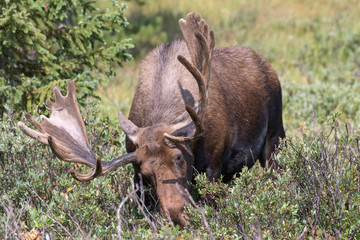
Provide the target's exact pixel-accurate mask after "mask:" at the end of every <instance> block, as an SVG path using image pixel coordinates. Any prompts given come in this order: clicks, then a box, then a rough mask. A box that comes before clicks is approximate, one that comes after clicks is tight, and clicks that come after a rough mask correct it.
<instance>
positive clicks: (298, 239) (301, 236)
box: [297, 226, 307, 240]
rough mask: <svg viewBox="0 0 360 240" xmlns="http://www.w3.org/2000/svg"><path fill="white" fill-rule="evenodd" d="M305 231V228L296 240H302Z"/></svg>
mask: <svg viewBox="0 0 360 240" xmlns="http://www.w3.org/2000/svg"><path fill="white" fill-rule="evenodd" d="M306 230H307V226H305V227H304V230H303V231H302V233H301V234H300V236H299V237H298V238H297V240H300V239H303V237H304V234H305V233H306Z"/></svg>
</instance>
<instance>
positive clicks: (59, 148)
mask: <svg viewBox="0 0 360 240" xmlns="http://www.w3.org/2000/svg"><path fill="white" fill-rule="evenodd" d="M53 92H54V97H55V103H53V102H51V101H50V100H49V99H48V100H47V101H46V104H47V106H48V108H49V112H50V118H47V117H45V116H43V115H41V116H40V118H41V123H39V122H37V121H36V120H35V119H34V118H33V117H32V116H31V115H30V114H29V113H25V117H26V119H27V120H28V121H29V122H30V123H31V124H32V125H34V126H35V127H36V128H37V129H38V130H39V131H40V132H38V131H35V130H33V129H31V128H29V127H28V126H26V125H25V124H24V123H23V122H19V123H18V126H19V128H20V129H21V130H22V131H23V132H24V133H25V134H26V135H28V136H30V137H32V138H35V139H37V140H38V141H40V142H41V143H44V144H47V145H49V146H50V147H51V150H52V151H53V153H54V154H55V155H56V156H57V157H58V158H60V159H61V160H64V161H67V162H73V163H82V164H85V165H87V166H89V167H91V168H93V169H94V170H93V172H92V173H89V174H79V173H77V172H76V171H75V170H74V169H73V168H72V169H70V171H69V172H70V173H71V174H72V176H73V177H74V178H75V179H77V180H79V181H88V180H91V179H94V178H95V177H97V176H101V175H104V174H105V173H107V172H110V171H112V170H114V169H116V168H118V167H120V166H123V165H125V164H128V163H131V162H135V161H136V153H129V154H126V155H123V156H121V157H119V158H117V159H114V160H112V161H110V162H102V161H101V160H100V159H96V158H95V156H94V154H93V153H92V152H91V150H90V147H89V142H88V139H87V136H86V129H85V125H84V121H83V120H82V117H81V114H80V110H79V106H78V103H77V100H76V92H75V83H74V81H69V82H68V86H67V95H66V96H63V95H62V94H61V93H60V90H59V87H57V86H55V87H54V89H53Z"/></svg>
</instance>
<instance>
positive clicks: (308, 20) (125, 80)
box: [0, 0, 360, 239]
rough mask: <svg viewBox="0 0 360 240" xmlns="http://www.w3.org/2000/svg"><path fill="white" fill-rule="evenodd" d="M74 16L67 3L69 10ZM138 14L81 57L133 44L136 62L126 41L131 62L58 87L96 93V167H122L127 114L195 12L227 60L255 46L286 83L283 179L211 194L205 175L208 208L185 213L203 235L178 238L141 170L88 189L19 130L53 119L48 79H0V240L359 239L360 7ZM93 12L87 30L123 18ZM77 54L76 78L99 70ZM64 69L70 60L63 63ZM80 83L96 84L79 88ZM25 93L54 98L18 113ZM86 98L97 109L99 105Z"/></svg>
mask: <svg viewBox="0 0 360 240" xmlns="http://www.w3.org/2000/svg"><path fill="white" fill-rule="evenodd" d="M19 2H21V1H19ZM24 2H25V3H26V4H28V5H25V3H24V4H23V5H24V6H29V5H30V6H31V5H33V6H35V5H34V4H35V2H32V1H24ZM40 2H41V3H43V4H44V5H43V6H40V8H42V9H44V6H45V4H46V3H47V2H52V3H54V6H56V4H59V1H46V2H45V1H40ZM74 2H76V1H68V2H67V1H64V3H65V5H62V6H66V4H69V5H68V6H72V5H71V4H72V3H74ZM79 2H81V1H79ZM115 3H116V2H115ZM126 4H127V5H128V9H126V10H124V11H125V12H124V14H125V15H124V16H126V17H127V20H128V22H129V23H130V25H128V26H127V24H119V25H118V26H117V28H118V32H115V31H112V30H111V26H101V25H96V26H95V27H97V28H103V29H102V31H103V32H102V35H101V34H99V35H98V36H99V37H98V38H100V39H99V43H98V45H96V44H93V45H89V46H93V47H94V48H93V49H90V50H91V51H90V50H89V49H87V48H85V50H84V51H83V54H85V55H86V54H87V55H90V57H91V56H92V55H91V54H90V53H93V51H92V50H94V49H95V50H96V49H97V47H100V48H101V47H102V46H106V45H104V42H107V43H111V42H112V41H114V42H121V41H123V40H125V39H127V38H129V37H131V38H132V40H131V43H132V44H134V45H135V48H133V49H131V50H126V49H129V48H130V47H131V45H129V44H128V42H127V41H125V42H122V44H125V45H121V46H122V48H121V49H120V45H118V46H119V48H116V49H114V48H113V49H112V50H111V51H108V52H104V55H103V56H100V57H103V58H102V59H104V62H103V63H104V64H103V65H102V66H99V65H96V63H91V62H90V63H89V65H86V64H84V68H83V69H80V68H77V70H76V71H80V70H81V71H80V72H78V73H76V75H72V74H70V73H68V72H62V71H61V70H59V69H57V70H55V73H53V74H52V75H54V74H55V75H56V74H57V73H61V74H65V77H62V75H61V74H60V75H59V76H58V77H57V78H56V79H57V80H58V81H57V82H56V84H60V85H61V84H63V85H62V86H65V85H64V83H65V82H66V81H67V79H71V78H76V79H77V80H78V81H79V84H80V86H79V88H80V89H82V90H84V91H82V90H80V92H81V93H85V95H86V96H84V98H83V104H82V106H83V107H82V109H81V110H82V113H83V116H84V120H85V124H86V125H87V128H88V132H89V138H90V142H91V145H92V147H93V150H94V151H95V152H96V154H97V156H102V157H103V158H104V159H105V160H110V159H112V158H115V157H117V156H119V155H120V154H123V153H124V151H125V149H124V135H123V133H122V132H121V131H120V130H119V129H118V124H117V119H116V113H117V111H118V110H119V109H121V110H122V111H124V112H128V111H129V108H130V104H131V99H132V96H133V94H134V89H135V87H136V83H137V76H138V65H139V63H140V62H141V59H142V58H143V57H144V56H145V55H146V54H147V53H148V52H149V51H150V50H151V49H152V48H154V47H155V46H156V45H158V44H160V43H163V42H167V41H171V40H173V39H177V38H181V34H180V29H179V27H178V20H179V19H180V18H182V17H185V16H186V14H187V12H190V11H193V12H198V13H200V14H201V15H202V16H203V17H204V18H205V19H206V21H207V22H208V24H209V26H210V27H211V28H212V29H213V30H214V32H215V37H216V46H217V47H225V46H232V45H237V44H239V45H243V46H249V47H251V48H252V49H254V50H255V51H257V52H258V53H260V54H261V55H262V56H263V57H265V58H266V59H267V60H268V61H269V62H270V64H271V65H272V66H273V67H274V68H275V70H276V71H277V73H278V75H279V78H280V82H281V84H282V92H283V109H284V113H283V118H284V124H285V129H286V133H287V139H286V140H284V141H283V143H282V145H281V148H280V150H279V152H278V155H277V159H278V161H279V162H280V164H281V165H282V166H283V170H282V171H281V173H270V172H266V171H264V170H263V169H261V167H259V165H256V166H255V167H254V168H252V169H251V170H247V169H245V170H244V171H243V172H242V173H241V175H240V176H239V177H238V178H236V179H234V181H233V182H231V183H230V184H222V183H221V182H218V183H209V182H207V181H206V177H205V176H204V175H203V174H199V175H197V176H196V179H197V181H196V183H193V186H194V188H193V190H192V196H193V198H194V199H195V201H196V204H197V206H192V207H189V209H188V210H187V213H188V215H189V216H190V218H191V226H190V227H189V228H186V229H179V228H178V227H177V226H174V225H172V223H171V222H169V221H168V220H166V219H164V218H162V217H161V216H160V215H159V213H158V211H157V210H156V209H151V207H145V208H144V207H143V206H142V204H141V203H140V202H139V201H138V200H137V199H136V197H135V195H134V194H133V188H132V180H131V178H132V168H131V166H127V167H125V168H120V169H118V170H117V171H116V172H113V173H111V174H109V175H107V176H104V177H101V178H99V179H95V180H93V181H91V182H89V183H79V182H77V181H75V180H74V179H72V178H71V177H70V176H69V174H68V173H67V170H68V169H69V168H70V167H71V164H68V163H64V162H61V161H59V160H58V159H56V158H55V157H54V156H53V154H52V153H51V151H50V150H49V149H48V148H47V147H44V146H42V145H40V144H39V143H37V142H35V141H34V140H32V139H29V138H28V137H25V136H24V134H22V133H21V132H20V131H19V129H18V128H17V127H16V122H17V121H18V120H19V119H23V116H22V114H21V112H22V111H23V110H27V111H30V112H31V113H33V114H34V115H36V116H39V115H40V114H47V112H46V108H45V107H43V105H42V102H39V101H43V99H46V97H51V90H49V89H51V86H52V85H53V84H55V82H54V81H53V79H47V78H46V76H45V77H44V76H43V75H41V76H40V75H31V76H30V81H27V78H28V77H29V76H28V75H26V74H24V75H21V77H23V78H19V86H16V87H14V86H12V88H11V90H9V89H10V88H9V85H8V84H7V82H6V81H7V79H10V78H9V77H6V74H5V73H6V72H5V70H3V69H4V68H0V69H2V70H1V71H3V72H0V80H1V81H3V82H1V83H0V96H1V99H0V102H1V104H3V105H2V106H0V107H1V108H0V110H1V111H0V112H1V113H2V118H1V122H0V124H1V125H0V129H1V132H0V139H1V142H0V182H1V186H0V194H1V205H0V209H1V210H0V237H2V238H5V239H7V238H20V237H23V238H32V239H34V238H36V237H38V238H44V237H46V236H48V237H51V238H54V239H63V238H69V239H73V238H75V239H78V238H80V239H81V238H89V239H92V238H125V239H148V238H155V239H158V238H159V239H162V238H165V239H211V238H216V239H262V238H264V239H342V238H344V239H360V147H359V138H360V136H359V132H360V129H359V126H360V94H359V93H360V14H359V13H360V2H359V1H357V0H327V1H325V0H317V1H311V0H294V1H280V0H269V1H265V0H256V1H245V0H240V1H239V0H229V1H215V0H207V1H205V0H202V1H190V0H183V1H170V0H153V1H149V0H137V1H129V2H126ZM0 5H1V7H4V6H7V5H9V1H0ZM90 5H91V6H95V7H97V8H98V9H94V10H93V11H89V12H87V14H89V16H95V15H96V14H99V17H104V16H106V14H110V15H111V14H115V15H116V14H119V13H120V12H122V11H123V10H120V8H116V7H114V5H113V3H112V2H110V1H109V2H105V1H98V2H95V3H91V4H90ZM79 8H81V9H82V10H83V9H85V7H84V6H83V5H81V4H80V5H79V4H78V5H77V6H76V7H74V9H79ZM8 9H9V8H8ZM26 9H34V8H26ZM60 9H61V8H60ZM107 9H109V10H108V11H106V10H107ZM1 11H2V12H1V17H0V31H1V32H0V33H1V35H0V40H1V41H2V43H1V44H3V45H1V46H2V50H3V49H6V47H7V49H9V46H7V45H6V46H5V43H4V38H6V37H8V36H9V33H7V35H5V31H6V30H7V29H9V28H5V27H3V26H4V25H3V24H4V23H3V21H4V19H6V16H5V12H6V9H5V10H4V8H2V10H1ZM24 11H25V12H26V11H28V10H24ZM80 12H81V11H80ZM82 13H84V16H88V15H86V14H85V12H84V11H82ZM80 15H81V14H80ZM110 15H109V16H110ZM119 19H120V18H119ZM121 19H123V18H121ZM123 20H124V21H125V19H123ZM123 20H122V21H123ZM14 24H15V23H14ZM16 26H17V25H16ZM54 26H58V25H55V23H54ZM54 26H52V27H54ZM50 27H51V26H50ZM115 27H116V26H115ZM16 31H18V30H16ZM16 31H15V32H16ZM94 32H96V29H94ZM47 39H51V38H47ZM83 40H84V41H85V40H86V39H83ZM59 41H60V40H59ZM39 44H40V43H39ZM126 44H127V45H126ZM110 45H111V44H110ZM41 46H43V45H41ZM18 47H19V46H18ZM14 48H16V46H14ZM78 48H79V49H80V50H81V48H80V47H79V45H77V44H75V45H74V46H71V48H70V49H69V52H70V53H72V52H75V54H72V55H71V54H69V53H57V54H59V56H63V55H62V54H69V55H66V56H68V58H67V59H73V60H72V61H68V64H71V63H74V64H78V63H79V61H80V60H81V59H87V58H86V56H87V55H86V56H84V57H83V58H79V57H78V53H76V51H75V50H76V49H78ZM30 49H31V47H30ZM40 50H41V49H37V51H39V52H40V53H41V54H44V55H45V54H47V53H46V52H45V53H44V52H41V51H40ZM88 50H89V51H88ZM126 51H129V52H130V53H131V54H132V56H133V58H134V60H133V61H132V62H126V63H124V62H123V61H124V60H126V59H129V58H130V56H129V55H128V54H127V53H126ZM50 53H51V51H50ZM110 53H114V54H112V55H111V54H110ZM115 53H118V55H116V54H115ZM2 56H4V50H3V52H2ZM16 56H18V55H16ZM54 56H56V57H58V56H57V55H56V51H55V52H54ZM71 56H75V57H73V58H71ZM111 56H113V59H112V58H111ZM1 59H4V58H3V57H2V58H1V57H0V60H1ZM15 59H16V58H15ZM51 59H52V58H51V57H50V60H49V61H50V62H51V61H52V60H51ZM59 59H60V58H59ZM54 61H55V60H54ZM94 62H96V61H94ZM115 62H117V63H118V64H122V65H123V67H122V68H120V67H119V66H118V65H117V64H115ZM41 63H44V64H46V63H47V60H46V59H44V60H43V61H42V62H41ZM51 64H53V62H51ZM0 65H1V64H0ZM75 66H78V65H75ZM51 67H54V66H51ZM103 67H105V70H104V68H103ZM50 69H53V68H50ZM55 69H56V66H55ZM75 69H76V68H75ZM109 69H111V71H110V70H109ZM101 71H102V72H101ZM84 72H86V73H84ZM99 73H100V74H99ZM114 73H117V74H116V76H114ZM66 74H67V75H66ZM78 74H83V75H81V76H84V77H82V78H77V77H78V76H79V75H78ZM44 79H45V80H44ZM89 79H90V80H91V81H88V80H89ZM32 81H34V83H35V85H32V84H31V83H32ZM24 82H25V83H26V82H28V83H29V82H30V84H28V85H26V86H25V87H28V88H29V87H30V88H32V89H31V91H28V92H30V93H34V90H35V89H38V87H39V86H42V87H44V89H45V90H46V91H45V90H44V92H43V93H44V94H43V95H41V97H40V96H39V95H36V92H35V95H33V94H30V95H31V97H29V96H30V95H29V96H28V95H27V96H26V97H25V99H27V100H28V102H30V103H26V104H22V101H21V100H19V101H17V102H18V103H19V104H18V105H16V99H24V98H23V97H22V94H23V93H24V90H23V88H21V87H23V86H24V84H23V83H24ZM87 83H90V85H89V84H87ZM36 84H38V85H36ZM20 86H21V87H20ZM63 89H64V88H63ZM93 89H95V90H93ZM88 96H93V97H94V96H98V97H99V98H100V99H101V101H99V100H97V99H99V98H88ZM12 100H14V101H12ZM16 106H18V107H16ZM86 170H87V169H84V171H86ZM87 171H88V170H87Z"/></svg>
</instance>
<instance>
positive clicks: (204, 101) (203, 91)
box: [178, 55, 207, 120]
mask: <svg viewBox="0 0 360 240" xmlns="http://www.w3.org/2000/svg"><path fill="white" fill-rule="evenodd" d="M178 60H179V61H180V62H181V64H183V65H184V66H185V67H186V69H187V70H188V71H189V72H190V73H191V75H192V76H193V77H194V78H195V80H196V82H197V84H198V87H199V94H200V113H199V115H200V119H201V120H202V119H203V117H204V114H205V109H206V104H207V93H206V86H205V79H204V76H203V75H202V74H201V73H200V71H199V70H198V69H197V68H196V67H195V66H194V65H193V64H192V63H190V62H189V61H188V60H187V59H186V58H184V57H183V56H181V55H179V56H178Z"/></svg>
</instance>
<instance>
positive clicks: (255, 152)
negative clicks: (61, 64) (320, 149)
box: [18, 13, 285, 226]
mask: <svg viewBox="0 0 360 240" xmlns="http://www.w3.org/2000/svg"><path fill="white" fill-rule="evenodd" d="M179 25H180V28H181V31H182V33H183V36H184V41H174V42H171V43H166V44H162V45H160V46H158V47H157V48H156V49H154V50H153V51H152V52H151V53H150V54H149V55H148V56H147V57H146V58H145V59H144V60H143V62H142V64H141V67H140V78H139V83H138V86H137V89H136V92H135V96H134V99H133V103H132V106H131V110H130V114H129V119H127V118H125V117H124V115H123V114H122V113H121V112H119V113H118V117H119V122H120V127H121V129H122V130H123V131H124V132H125V133H126V135H127V142H126V148H127V152H128V153H127V154H125V155H123V156H120V157H119V158H117V159H114V160H112V161H109V162H105V161H101V159H99V158H96V157H95V156H94V154H93V153H92V151H91V149H90V147H89V143H88V140H87V136H86V129H85V125H84V122H83V120H82V117H81V114H80V111H79V107H78V104H77V100H76V93H75V84H74V82H73V81H69V83H68V89H67V95H66V96H62V95H61V93H60V91H59V88H58V87H54V97H55V103H53V102H52V101H50V100H47V102H46V104H47V105H48V107H49V112H50V117H49V118H47V117H45V116H41V123H39V122H37V121H36V120H35V119H34V118H33V117H32V116H31V115H30V114H29V113H25V117H26V118H27V119H28V121H29V122H30V123H32V124H33V125H34V126H35V127H36V128H37V129H38V130H39V131H40V132H38V131H35V130H33V129H31V128H29V127H27V126H26V125H25V124H24V123H22V122H19V124H18V125H19V127H20V129H21V130H22V131H23V132H24V133H25V134H27V135H29V136H30V137H33V138H35V139H37V140H38V141H40V142H42V143H44V144H47V145H49V146H50V148H51V149H52V151H53V152H54V154H55V155H56V156H57V157H58V158H60V159H62V160H64V161H69V162H75V163H83V164H85V165H87V166H89V167H91V168H93V171H92V172H91V173H89V174H79V173H77V172H76V171H75V170H74V169H71V170H70V173H71V174H72V176H73V177H74V178H76V179H78V180H79V181H89V180H91V179H94V178H95V177H98V176H101V175H104V174H106V173H107V172H110V171H112V170H114V169H116V168H117V167H119V166H123V165H125V164H129V163H132V164H133V166H134V179H135V181H134V182H135V184H138V183H139V181H140V180H142V179H143V180H144V182H147V183H150V184H151V185H152V186H153V187H154V188H155V189H156V193H157V196H158V199H159V201H160V211H161V213H162V214H164V215H167V216H170V218H171V220H172V221H173V222H175V223H177V224H179V225H181V226H186V225H187V224H188V221H187V218H186V216H185V214H184V206H186V205H187V204H188V203H189V199H188V195H187V194H185V192H186V191H185V190H186V189H187V187H188V186H187V182H188V181H189V180H192V179H193V172H194V169H196V171H198V172H206V174H207V177H208V178H209V179H210V180H217V179H218V178H219V177H220V176H221V175H222V176H223V180H224V181H229V180H231V179H232V177H233V175H234V174H235V173H237V172H240V171H241V169H242V168H243V167H244V166H248V167H251V166H253V165H254V163H255V161H256V160H257V159H258V160H259V161H260V163H261V165H262V166H263V167H265V166H270V167H274V168H277V164H276V162H275V161H274V160H273V158H272V154H273V152H274V150H275V148H276V146H277V144H278V143H279V139H280V138H283V137H285V132H284V128H283V123H282V101H281V87H280V83H279V80H278V77H277V74H276V72H275V71H274V69H273V68H272V67H271V66H270V65H269V63H268V62H267V61H266V60H265V59H263V58H262V57H261V56H259V55H258V54H257V53H255V52H254V51H252V50H251V49H249V48H246V47H240V46H234V47H227V48H218V49H214V46H215V37H214V33H213V31H211V30H209V28H208V25H207V24H206V22H205V20H204V19H203V18H202V17H201V16H200V15H198V14H194V13H189V14H188V15H187V17H186V20H184V19H180V21H179Z"/></svg>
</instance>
